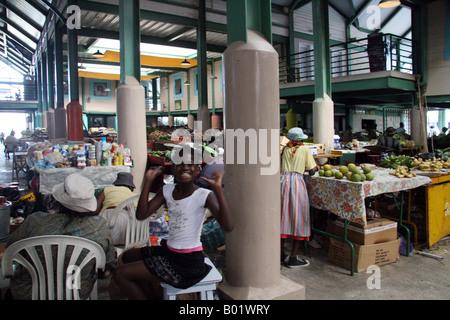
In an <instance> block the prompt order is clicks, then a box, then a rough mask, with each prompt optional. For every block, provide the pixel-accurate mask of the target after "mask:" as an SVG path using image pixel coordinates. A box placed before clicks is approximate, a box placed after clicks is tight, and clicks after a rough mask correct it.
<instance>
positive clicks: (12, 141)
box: [4, 131, 19, 159]
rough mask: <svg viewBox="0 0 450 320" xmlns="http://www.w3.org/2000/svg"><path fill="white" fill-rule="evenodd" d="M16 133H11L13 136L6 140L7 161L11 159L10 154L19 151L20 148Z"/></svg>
mask: <svg viewBox="0 0 450 320" xmlns="http://www.w3.org/2000/svg"><path fill="white" fill-rule="evenodd" d="M14 135H15V132H14V131H11V134H10V135H9V136H7V137H6V139H5V142H4V144H5V155H6V158H7V159H11V158H10V156H9V154H10V153H11V152H14V151H16V150H17V148H18V146H19V140H17V138H16V137H15V136H14Z"/></svg>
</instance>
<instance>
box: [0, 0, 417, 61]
mask: <svg viewBox="0 0 450 320" xmlns="http://www.w3.org/2000/svg"><path fill="white" fill-rule="evenodd" d="M49 2H50V3H52V4H54V5H56V6H57V7H59V8H61V7H62V4H63V3H65V2H64V1H63V0H58V1H57V0H52V1H49ZM378 2H379V0H371V2H370V3H366V1H365V0H351V1H342V0H329V3H330V5H331V6H332V7H333V14H336V12H337V14H339V15H342V16H344V17H345V19H346V20H348V19H350V18H352V17H353V16H354V15H355V12H357V11H358V8H361V7H362V6H363V5H365V6H367V7H371V8H372V9H373V8H378V7H377V4H378ZM85 3H93V4H94V6H90V10H82V13H81V14H82V15H81V19H82V28H86V29H95V30H100V31H101V30H104V31H113V32H117V33H118V32H119V29H120V25H119V16H118V15H117V14H112V13H110V12H111V11H109V10H108V9H106V10H104V11H109V12H100V11H101V10H102V9H99V11H95V10H96V7H95V4H96V3H98V4H99V8H105V7H104V6H103V5H107V6H108V5H109V6H116V7H117V6H118V1H117V0H86V1H85ZM293 3H295V1H294V0H272V4H273V5H276V6H277V7H278V8H277V10H276V11H278V12H277V13H274V14H273V16H274V18H273V23H274V33H277V34H278V35H282V36H286V34H284V31H283V30H285V29H286V28H287V12H288V11H287V10H284V9H283V8H284V7H286V8H289V7H290V6H292V5H293ZM5 4H6V6H7V7H9V8H11V9H13V11H15V12H16V13H17V14H16V13H14V12H12V11H11V10H6V11H7V17H8V19H11V21H12V22H14V23H17V24H18V25H19V26H20V27H22V28H23V29H24V30H25V31H26V32H27V33H29V34H30V35H31V36H32V37H33V38H34V39H28V38H27V37H26V36H24V35H23V34H21V32H20V31H19V30H17V29H14V28H13V27H12V26H8V31H9V32H10V34H11V35H13V36H15V37H17V39H19V40H20V41H21V42H23V43H24V44H26V45H27V46H29V47H30V48H32V49H34V48H35V47H36V45H35V44H34V43H33V41H32V40H36V39H39V37H40V32H39V30H37V29H36V28H34V27H33V26H32V25H31V24H30V23H28V22H27V21H25V20H24V19H22V18H21V17H19V15H22V16H23V17H24V18H26V19H29V21H33V22H34V24H35V25H36V26H40V27H41V28H42V27H43V26H44V23H45V18H46V14H45V13H46V12H49V7H48V6H47V5H46V4H45V3H44V2H42V1H40V0H36V1H27V0H5ZM144 4H145V5H144V6H143V7H144V8H150V9H151V10H152V15H151V17H153V16H155V17H156V19H158V18H160V19H158V20H160V21H156V20H151V19H147V18H148V17H149V15H144V17H145V18H146V19H142V18H141V21H140V26H141V34H142V35H143V36H150V37H155V38H158V39H161V40H167V41H168V42H171V41H170V40H171V38H176V40H178V41H180V42H188V43H189V42H190V43H192V44H193V45H194V46H195V44H196V42H197V30H196V26H195V24H192V19H195V17H196V10H197V6H198V0H171V1H168V2H163V1H161V2H160V1H157V2H155V1H146V2H145V3H144ZM205 5H206V10H207V15H206V16H207V20H208V22H212V23H214V24H213V25H219V26H220V25H226V23H227V22H226V21H227V20H226V1H224V0H206V1H205ZM0 6H1V3H0ZM308 6H310V4H308ZM174 8H177V10H176V12H172V11H170V10H171V9H174ZM280 8H281V10H280ZM366 9H367V8H366ZM153 10H154V11H153ZM297 10H299V12H298V14H297V13H296V16H297V17H300V16H302V15H301V8H300V9H297ZM396 10H398V13H397V14H396V15H395V17H394V18H392V21H391V22H389V23H386V24H384V22H385V21H387V19H388V18H390V17H391V14H392V13H393V12H395V11H396ZM183 12H186V14H185V15H184V16H183ZM159 14H161V15H162V16H158V15H159ZM307 14H308V15H311V13H310V12H308V13H307ZM377 14H379V18H380V24H382V25H383V29H382V32H384V33H392V34H395V35H399V36H401V35H405V34H407V33H408V31H409V30H410V28H411V10H410V8H408V7H406V6H402V7H400V8H399V9H382V10H380V11H378V13H377ZM169 16H173V17H175V18H174V19H167V17H169ZM185 18H186V19H188V20H189V19H190V20H189V21H190V25H189V26H188V28H186V26H185V25H184V24H183V22H184V21H185V20H184V19H185ZM371 18H373V14H372V13H371V12H369V11H366V12H362V13H361V15H360V16H359V17H358V19H357V21H356V23H355V26H353V27H352V30H356V31H355V36H364V30H362V29H361V27H362V28H363V29H365V30H367V29H368V23H369V22H370V19H371ZM311 19H312V17H311ZM167 21H170V22H167ZM298 23H300V22H298ZM303 23H304V20H303ZM296 25H297V24H296ZM356 25H357V26H356ZM357 27H358V28H360V29H359V30H358V28H357ZM296 31H299V30H298V29H296ZM300 31H301V32H305V33H310V32H309V31H308V30H306V31H305V30H303V29H302V30H300ZM223 32H225V33H223ZM311 34H312V30H311ZM409 34H410V33H409ZM101 36H102V35H101V33H99V34H98V35H96V34H92V35H91V36H89V37H87V36H79V39H78V43H79V45H82V46H85V47H92V48H95V41H93V40H95V39H96V38H97V37H101ZM409 36H410V35H409ZM64 39H66V37H64ZM206 39H207V43H208V44H209V45H218V46H222V47H226V46H227V35H226V27H225V28H223V31H220V29H219V30H217V29H216V30H210V29H208V31H207V32H206ZM172 40H173V39H172ZM174 43H176V42H174ZM79 54H80V56H82V57H83V58H86V57H88V56H89V53H84V52H82V51H81V52H80V53H79ZM220 56H221V53H220V52H219V53H214V52H208V54H207V57H208V58H218V57H220Z"/></svg>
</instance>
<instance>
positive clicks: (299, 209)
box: [280, 127, 317, 267]
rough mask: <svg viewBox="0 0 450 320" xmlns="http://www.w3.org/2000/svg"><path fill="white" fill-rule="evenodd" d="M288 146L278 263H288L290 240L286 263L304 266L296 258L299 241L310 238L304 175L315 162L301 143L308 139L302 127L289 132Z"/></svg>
mask: <svg viewBox="0 0 450 320" xmlns="http://www.w3.org/2000/svg"><path fill="white" fill-rule="evenodd" d="M287 138H288V139H289V140H290V141H289V143H288V144H287V145H286V146H285V147H284V148H283V150H282V151H281V170H280V171H281V262H284V261H285V260H287V258H288V255H287V254H286V253H284V250H283V249H284V241H285V239H287V238H292V239H293V245H292V251H291V254H290V257H289V260H287V266H288V267H302V266H307V265H308V264H309V262H308V261H307V260H305V259H300V258H298V257H297V253H298V249H299V247H300V242H301V241H303V240H309V237H310V235H311V228H310V216H309V215H310V214H309V199H308V192H307V190H306V184H305V181H304V179H303V174H304V173H305V172H306V171H308V173H309V174H310V175H313V174H314V173H315V172H316V171H317V166H316V162H315V160H314V157H313V155H312V153H311V150H309V148H308V147H307V146H304V145H303V140H304V139H306V138H308V136H307V135H306V134H304V133H303V130H302V129H301V128H298V127H295V128H292V129H290V130H289V131H288V134H287Z"/></svg>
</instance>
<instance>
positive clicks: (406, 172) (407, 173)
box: [389, 166, 417, 178]
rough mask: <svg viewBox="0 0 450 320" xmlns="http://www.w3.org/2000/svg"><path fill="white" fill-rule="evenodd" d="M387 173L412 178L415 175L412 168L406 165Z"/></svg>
mask: <svg viewBox="0 0 450 320" xmlns="http://www.w3.org/2000/svg"><path fill="white" fill-rule="evenodd" d="M389 174H390V175H393V176H396V177H398V178H413V177H415V176H416V175H417V174H416V172H415V171H414V170H411V169H410V168H408V167H406V166H399V167H397V168H396V169H395V171H391V172H389Z"/></svg>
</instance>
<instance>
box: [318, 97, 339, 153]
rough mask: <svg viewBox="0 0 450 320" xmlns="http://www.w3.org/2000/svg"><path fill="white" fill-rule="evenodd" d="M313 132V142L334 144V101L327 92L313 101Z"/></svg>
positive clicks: (331, 145)
mask: <svg viewBox="0 0 450 320" xmlns="http://www.w3.org/2000/svg"><path fill="white" fill-rule="evenodd" d="M313 134H314V143H323V144H325V148H327V145H329V146H330V147H331V148H332V147H333V146H334V102H333V100H331V98H330V97H329V96H328V95H327V94H324V97H323V98H317V99H316V100H314V102H313Z"/></svg>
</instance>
